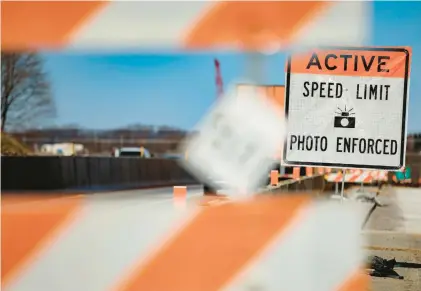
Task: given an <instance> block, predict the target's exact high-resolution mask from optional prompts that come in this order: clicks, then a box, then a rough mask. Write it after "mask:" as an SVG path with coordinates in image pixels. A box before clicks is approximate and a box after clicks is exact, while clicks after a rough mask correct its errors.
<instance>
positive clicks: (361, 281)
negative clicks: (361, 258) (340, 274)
mask: <svg viewBox="0 0 421 291" xmlns="http://www.w3.org/2000/svg"><path fill="white" fill-rule="evenodd" d="M370 282H371V280H370V277H369V276H368V275H367V274H364V273H363V272H362V271H358V272H356V273H355V274H353V275H351V277H350V278H349V279H348V280H347V281H345V282H344V284H343V285H342V286H340V288H339V289H338V291H366V290H369V288H368V287H369V286H370Z"/></svg>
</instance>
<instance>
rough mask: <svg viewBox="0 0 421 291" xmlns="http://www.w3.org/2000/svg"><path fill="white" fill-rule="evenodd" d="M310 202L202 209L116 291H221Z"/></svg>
mask: <svg viewBox="0 0 421 291" xmlns="http://www.w3.org/2000/svg"><path fill="white" fill-rule="evenodd" d="M308 203H310V198H309V197H307V196H302V195H299V196H297V197H295V196H294V197H278V198H273V199H270V198H263V197H262V198H260V199H255V200H254V201H246V202H241V203H236V204H223V205H221V206H218V207H209V208H202V211H201V212H199V213H198V215H197V216H196V217H195V218H194V219H193V220H192V221H191V222H190V223H189V224H188V225H186V226H185V227H184V228H183V229H182V230H181V231H179V232H178V233H177V234H176V235H175V237H173V239H172V240H171V241H169V242H168V243H167V244H165V245H164V246H163V247H162V248H161V249H160V251H159V252H158V253H157V254H155V255H154V256H153V257H152V259H151V260H150V261H149V262H146V264H145V265H140V264H139V265H138V266H137V268H136V269H135V270H134V272H133V273H132V274H131V275H130V276H129V278H127V280H125V281H124V282H122V283H121V284H120V286H119V287H118V288H117V290H121V291H129V290H130V291H137V290H172V291H198V290H201V291H213V290H219V289H220V288H222V287H223V286H224V285H225V284H227V283H228V282H229V281H230V279H233V277H234V276H235V275H236V274H237V273H238V272H240V271H241V270H242V268H244V267H245V266H246V264H247V263H248V262H250V260H252V259H253V258H254V257H255V256H256V255H257V254H258V253H259V252H260V251H261V250H262V249H263V248H264V247H265V246H266V245H267V244H268V243H269V242H270V241H271V240H272V239H273V238H274V237H275V236H276V235H277V234H278V233H280V232H281V231H283V230H284V229H285V228H286V227H287V226H288V225H289V224H290V223H291V221H292V220H293V219H294V217H295V216H296V215H297V211H298V210H300V209H302V207H303V206H305V205H308ZM227 254H229V256H227Z"/></svg>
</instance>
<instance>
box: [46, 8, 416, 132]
mask: <svg viewBox="0 0 421 291" xmlns="http://www.w3.org/2000/svg"><path fill="white" fill-rule="evenodd" d="M372 9H373V23H372V26H373V27H372V29H373V34H372V38H371V43H368V45H375V46H411V47H412V52H413V55H412V65H411V82H410V91H409V93H410V95H409V96H410V97H409V115H408V132H409V133H411V132H421V37H420V36H421V17H420V15H421V2H416V1H412V2H404V1H397V2H379V1H376V2H374V3H373V8H372ZM43 56H44V58H45V61H46V62H45V66H46V71H47V72H48V73H49V76H50V79H51V83H52V89H53V94H54V97H55V101H56V106H57V118H56V120H55V123H56V125H67V124H78V125H80V126H81V127H85V128H91V129H108V128H116V127H122V126H127V125H131V124H145V125H168V126H174V127H177V128H182V129H191V128H192V127H193V126H194V125H195V124H196V123H197V122H198V121H199V120H200V118H201V117H202V116H203V115H204V114H205V113H206V111H207V110H208V109H209V107H210V105H211V104H212V103H213V102H214V100H215V98H216V86H215V70H214V65H213V59H214V58H218V60H219V61H220V63H221V70H222V77H223V81H224V85H225V86H229V84H232V83H233V82H236V81H238V80H241V79H242V78H243V77H244V71H245V70H246V69H247V64H248V62H249V61H250V57H249V56H247V55H245V54H242V53H221V52H206V53H204V52H202V53H180V52H168V53H165V54H158V53H156V54H150V53H149V54H146V53H131V54H127V53H119V52H113V53H109V54H105V53H103V54H92V53H89V54H84V53H83V52H78V53H75V52H72V53H70V52H54V53H51V52H46V53H43ZM285 60H286V55H285V54H284V53H278V54H275V55H271V56H266V57H265V59H264V63H263V65H264V67H263V68H264V82H265V83H266V84H279V85H284V80H285V74H284V64H285Z"/></svg>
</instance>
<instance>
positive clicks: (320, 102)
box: [283, 47, 410, 170]
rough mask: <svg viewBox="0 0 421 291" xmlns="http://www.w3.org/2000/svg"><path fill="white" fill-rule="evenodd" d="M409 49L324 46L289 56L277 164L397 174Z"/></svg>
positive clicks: (402, 155)
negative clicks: (282, 140)
mask: <svg viewBox="0 0 421 291" xmlns="http://www.w3.org/2000/svg"><path fill="white" fill-rule="evenodd" d="M409 64H410V52H409V50H408V49H407V48H337V47H335V48H326V49H316V50H312V51H311V52H309V53H306V54H301V55H293V56H291V57H289V59H288V63H287V67H286V71H287V72H286V94H285V95H286V96H285V115H286V116H287V118H288V128H287V137H286V146H285V147H284V152H283V158H284V161H283V164H286V165H296V166H304V165H305V166H325V167H332V168H335V167H337V168H363V169H382V170H399V169H400V168H401V167H402V166H404V164H405V147H406V120H407V104H408V84H409Z"/></svg>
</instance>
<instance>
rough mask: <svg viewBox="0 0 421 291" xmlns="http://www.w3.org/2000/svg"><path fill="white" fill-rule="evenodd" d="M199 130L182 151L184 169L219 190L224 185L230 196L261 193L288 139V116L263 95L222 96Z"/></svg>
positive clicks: (241, 93) (229, 94) (245, 93)
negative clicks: (264, 182) (286, 117)
mask: <svg viewBox="0 0 421 291" xmlns="http://www.w3.org/2000/svg"><path fill="white" fill-rule="evenodd" d="M196 130H197V131H198V134H195V135H193V136H191V137H190V138H188V139H187V141H186V143H185V147H184V148H183V151H185V152H187V153H188V159H187V160H185V161H183V164H184V166H185V167H186V168H187V170H188V171H189V172H191V173H192V174H194V175H196V176H197V177H198V178H200V179H201V180H202V181H206V183H209V184H210V185H213V186H215V187H218V186H220V185H218V182H220V181H223V182H224V187H226V188H227V189H228V190H229V192H231V193H235V192H232V191H240V192H243V193H249V192H248V191H254V190H255V189H256V188H258V186H259V183H261V181H262V180H263V179H265V178H267V175H268V173H269V169H270V167H271V166H272V163H273V160H272V159H271V157H272V156H273V155H274V154H275V153H276V152H277V150H278V149H279V144H281V143H283V142H284V133H285V130H284V118H283V112H282V111H281V109H278V106H274V105H273V104H272V101H270V100H269V99H268V98H266V96H265V95H263V94H262V93H261V92H259V90H245V91H241V92H237V91H236V90H232V91H231V92H229V93H228V94H226V95H224V96H221V98H219V99H218V101H217V103H216V104H215V106H214V107H213V108H212V110H211V111H210V112H209V113H208V114H207V115H206V116H205V117H204V119H203V120H202V121H201V122H200V123H199V124H198V126H197V128H196Z"/></svg>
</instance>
